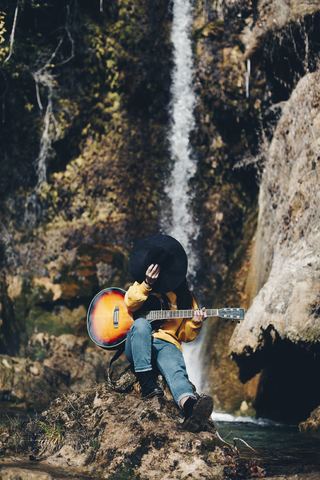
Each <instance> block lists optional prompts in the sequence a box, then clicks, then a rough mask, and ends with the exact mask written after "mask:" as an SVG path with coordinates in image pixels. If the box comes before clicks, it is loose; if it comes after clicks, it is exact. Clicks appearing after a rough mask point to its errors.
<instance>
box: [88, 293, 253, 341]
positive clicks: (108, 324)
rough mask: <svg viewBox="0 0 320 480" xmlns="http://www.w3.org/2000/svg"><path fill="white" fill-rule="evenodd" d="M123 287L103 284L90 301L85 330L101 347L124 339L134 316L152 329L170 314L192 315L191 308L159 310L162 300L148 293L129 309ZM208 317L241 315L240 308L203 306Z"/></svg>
mask: <svg viewBox="0 0 320 480" xmlns="http://www.w3.org/2000/svg"><path fill="white" fill-rule="evenodd" d="M125 293H126V292H125V291H124V290H122V289H121V288H105V289H104V290H101V292H99V293H98V294H97V295H96V296H95V297H94V298H93V300H92V301H91V303H90V306H89V310H88V314H87V328H88V333H89V336H90V338H91V340H93V342H94V343H95V344H96V345H98V346H99V347H101V348H104V349H105V350H115V349H118V348H119V347H120V345H121V344H122V343H124V342H125V341H126V338H127V334H128V332H129V330H130V328H131V325H132V324H133V322H134V320H135V319H136V318H139V317H143V318H146V319H147V320H148V321H149V322H150V323H151V324H153V322H156V323H154V324H153V325H152V326H153V328H154V329H157V328H159V327H160V326H161V325H162V324H163V323H164V322H165V321H166V320H169V319H172V318H193V317H194V312H195V311H194V310H163V301H162V300H161V299H160V298H159V297H157V296H156V295H149V297H148V299H147V300H146V302H145V303H144V304H143V308H141V309H139V310H137V311H136V312H134V313H132V312H130V311H128V309H127V307H126V305H125V303H124V296H125ZM206 312H207V315H208V317H221V318H224V319H226V320H228V319H231V321H233V320H238V322H240V320H243V319H244V309H243V308H233V307H232V308H221V309H211V310H209V309H208V310H207V309H206Z"/></svg>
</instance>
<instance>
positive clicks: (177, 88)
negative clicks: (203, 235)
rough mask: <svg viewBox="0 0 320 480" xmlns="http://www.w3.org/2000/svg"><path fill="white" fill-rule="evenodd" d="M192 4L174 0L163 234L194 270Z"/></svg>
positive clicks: (195, 348) (193, 366) (190, 363)
mask: <svg viewBox="0 0 320 480" xmlns="http://www.w3.org/2000/svg"><path fill="white" fill-rule="evenodd" d="M192 20H193V15H192V5H191V1H190V0H174V4H173V22H172V31H171V40H172V43H173V49H174V69H173V72H172V86H171V95H172V103H171V123H172V124H171V133H170V137H169V139H170V148H171V158H172V160H173V161H174V167H173V171H172V176H171V181H170V184H169V185H168V187H167V191H166V193H167V195H168V197H169V199H170V200H171V204H172V226H171V227H168V226H167V225H164V224H163V230H164V231H165V233H167V234H169V235H172V236H173V237H174V238H176V239H177V240H179V242H180V243H181V244H182V245H183V246H184V248H185V250H186V252H187V255H188V264H189V266H188V271H189V276H190V277H191V281H192V277H193V276H194V275H195V273H196V268H197V260H198V259H197V254H196V251H195V250H194V249H193V248H192V243H193V241H194V240H196V239H197V236H198V233H199V229H198V227H197V225H195V223H194V222H193V219H192V216H191V214H190V211H189V207H188V204H189V201H190V194H189V180H190V178H192V177H193V175H194V174H195V170H196V164H195V160H194V158H192V151H191V147H190V141H189V140H190V132H191V131H192V129H193V128H194V126H195V120H194V115H193V111H194V107H195V104H196V95H195V92H194V88H193V59H192V48H191V38H190V37H191V28H192ZM201 343H202V341H201V339H200V338H199V339H197V340H196V341H194V342H192V344H188V345H186V344H185V345H184V346H183V351H184V357H185V360H186V365H187V369H188V373H189V377H190V380H191V381H192V382H193V383H194V384H195V385H196V387H197V386H198V383H199V382H200V368H199V361H198V360H199V351H200V344H201Z"/></svg>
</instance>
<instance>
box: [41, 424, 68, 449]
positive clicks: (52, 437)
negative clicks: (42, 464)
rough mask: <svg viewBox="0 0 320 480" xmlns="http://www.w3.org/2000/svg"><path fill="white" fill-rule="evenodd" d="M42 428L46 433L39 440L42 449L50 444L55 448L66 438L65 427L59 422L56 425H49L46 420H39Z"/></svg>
mask: <svg viewBox="0 0 320 480" xmlns="http://www.w3.org/2000/svg"><path fill="white" fill-rule="evenodd" d="M39 426H40V428H42V430H43V431H44V435H42V436H41V438H40V439H39V440H38V441H39V443H40V445H41V446H42V451H43V450H44V449H46V448H47V447H48V446H49V447H50V448H51V449H52V450H54V449H55V448H56V447H57V446H58V445H59V444H61V443H62V441H63V439H64V433H65V432H64V429H63V427H62V426H61V425H60V424H59V423H57V424H54V425H47V424H46V423H44V422H39Z"/></svg>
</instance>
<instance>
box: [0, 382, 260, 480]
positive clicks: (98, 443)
mask: <svg viewBox="0 0 320 480" xmlns="http://www.w3.org/2000/svg"><path fill="white" fill-rule="evenodd" d="M163 387H164V385H163ZM182 422H183V417H182V415H181V414H180V413H179V411H178V409H177V407H176V405H175V403H174V401H173V399H172V397H171V394H170V393H169V391H168V390H167V389H165V396H164V397H163V398H162V397H161V398H158V397H155V398H153V399H150V400H145V399H142V398H141V397H140V395H139V394H138V393H137V390H136V389H134V390H132V391H131V393H130V394H122V393H116V392H114V391H113V390H111V389H110V388H109V387H108V386H107V385H106V384H100V385H98V386H97V387H94V388H92V389H86V390H82V391H81V392H77V393H73V394H71V395H68V396H64V397H63V398H62V397H61V398H57V399H56V400H55V401H54V402H53V404H52V406H51V407H50V409H48V410H47V411H45V412H43V413H42V415H41V417H40V418H37V419H36V420H32V421H29V422H24V423H22V424H20V425H18V426H17V425H11V426H10V427H9V431H8V432H6V431H5V432H3V433H2V436H1V438H0V440H1V446H0V451H1V453H2V454H3V453H6V454H8V453H9V454H10V452H11V451H12V450H13V449H14V450H15V452H17V453H18V454H20V455H22V454H23V455H24V456H26V455H27V454H28V455H31V457H30V458H32V459H33V461H35V460H37V468H38V469H41V467H43V470H45V467H48V466H51V467H52V468H71V470H70V471H72V468H75V469H77V471H78V472H79V474H80V472H82V473H84V474H85V473H89V472H95V475H97V476H99V478H100V476H101V478H141V479H142V478H145V479H147V478H155V479H160V478H161V479H164V480H169V479H172V478H177V477H179V478H184V477H191V478H216V479H222V478H223V476H224V475H226V476H227V477H228V476H229V474H230V475H231V476H232V475H236V472H237V468H238V463H237V462H238V460H237V456H236V452H235V450H234V448H233V447H232V446H231V445H230V444H226V443H225V442H223V441H221V440H220V439H219V438H218V435H217V432H216V429H215V427H214V425H213V423H212V421H211V420H209V421H208V422H207V423H206V424H205V425H204V427H203V430H202V431H199V432H197V433H190V432H187V431H185V430H183V428H182ZM246 463H248V464H249V463H250V468H251V470H250V471H249V470H248V468H249V467H246ZM255 465H257V464H255V462H254V461H247V462H244V463H243V462H242V465H241V469H242V470H241V471H242V472H243V474H244V475H246V474H247V475H249V474H251V472H252V471H254V469H257V468H259V469H260V470H259V471H260V472H262V471H263V469H262V467H260V466H259V467H258V466H255ZM6 468H9V467H8V466H6ZM252 468H253V470H252ZM228 472H229V473H228ZM4 474H5V469H4V470H2V475H3V476H2V477H1V470H0V478H3V479H4V478H6V479H7V478H8V479H9V478H13V477H9V476H7V477H6V476H5V475H4ZM22 478H24V477H22ZM39 478H40V477H39ZM44 478H45V477H44Z"/></svg>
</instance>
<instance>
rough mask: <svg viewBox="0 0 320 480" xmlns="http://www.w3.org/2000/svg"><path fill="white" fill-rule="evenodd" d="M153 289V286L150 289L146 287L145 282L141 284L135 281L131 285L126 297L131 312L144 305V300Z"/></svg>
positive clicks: (125, 301) (125, 300)
mask: <svg viewBox="0 0 320 480" xmlns="http://www.w3.org/2000/svg"><path fill="white" fill-rule="evenodd" d="M151 290H152V289H151V288H150V289H148V288H146V287H145V285H144V282H142V283H141V284H140V283H138V282H134V284H133V285H131V287H129V289H128V291H127V292H126V294H125V297H124V303H125V304H126V307H127V308H128V310H130V311H131V312H135V311H136V310H139V308H140V307H142V305H143V304H144V302H145V301H146V300H147V298H148V296H149V293H150V292H151Z"/></svg>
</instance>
